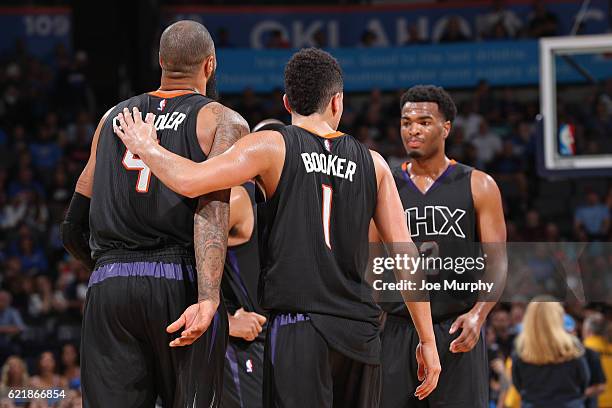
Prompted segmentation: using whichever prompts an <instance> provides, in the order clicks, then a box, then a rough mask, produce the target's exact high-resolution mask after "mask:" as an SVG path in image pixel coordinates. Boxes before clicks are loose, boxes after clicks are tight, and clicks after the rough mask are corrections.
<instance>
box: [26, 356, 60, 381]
mask: <svg viewBox="0 0 612 408" xmlns="http://www.w3.org/2000/svg"><path fill="white" fill-rule="evenodd" d="M56 370H57V364H56V362H55V356H54V355H53V353H52V352H50V351H44V352H42V353H41V355H40V357H39V358H38V374H37V375H35V376H33V377H32V378H31V379H30V386H31V387H33V388H39V389H45V388H52V389H58V388H65V386H66V380H65V379H64V378H62V377H61V376H60V375H58V374H57V372H56Z"/></svg>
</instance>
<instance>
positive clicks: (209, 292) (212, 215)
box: [194, 103, 248, 302]
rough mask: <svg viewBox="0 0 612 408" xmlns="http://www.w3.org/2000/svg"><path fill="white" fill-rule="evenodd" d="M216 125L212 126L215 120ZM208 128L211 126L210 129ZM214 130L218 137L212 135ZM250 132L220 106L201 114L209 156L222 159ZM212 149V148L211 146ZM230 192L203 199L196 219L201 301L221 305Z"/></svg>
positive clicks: (201, 139) (201, 133)
mask: <svg viewBox="0 0 612 408" xmlns="http://www.w3.org/2000/svg"><path fill="white" fill-rule="evenodd" d="M211 119H212V120H214V123H215V126H214V127H212V126H210V123H211V121H212V120H211ZM206 125H208V126H206ZM210 129H212V130H213V132H214V134H212V135H211V134H210V133H209V132H210ZM247 133H248V125H247V124H246V121H245V120H244V119H243V118H242V116H240V115H239V114H238V113H236V112H234V111H232V110H231V109H228V108H226V107H225V106H223V105H221V104H218V103H211V104H209V105H207V106H205V107H204V108H203V109H202V110H201V112H200V114H199V115H198V140H199V142H200V146H201V147H202V148H203V150H205V151H206V150H210V152H209V154H208V157H209V158H212V157H215V156H218V155H220V154H222V153H224V152H225V151H227V150H228V149H229V148H230V147H232V146H233V145H234V143H236V141H238V140H239V139H240V138H242V137H243V136H244V135H245V134H247ZM210 141H212V146H211V147H210V149H208V144H209V143H210ZM230 192H231V190H230V189H225V190H221V191H217V192H213V193H209V194H207V195H205V196H202V197H200V200H199V204H198V210H197V211H196V214H195V216H194V247H195V256H196V265H197V271H198V301H203V300H211V301H214V302H219V288H220V285H221V276H222V274H223V263H224V261H225V252H226V250H227V235H228V231H229V226H228V224H229V213H230V205H229V200H230Z"/></svg>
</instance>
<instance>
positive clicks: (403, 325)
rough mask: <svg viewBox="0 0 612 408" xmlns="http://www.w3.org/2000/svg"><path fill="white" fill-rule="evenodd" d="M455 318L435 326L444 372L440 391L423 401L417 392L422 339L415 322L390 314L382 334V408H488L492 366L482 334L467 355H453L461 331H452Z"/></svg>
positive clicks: (439, 386)
mask: <svg viewBox="0 0 612 408" xmlns="http://www.w3.org/2000/svg"><path fill="white" fill-rule="evenodd" d="M453 321H454V319H452V320H446V321H443V322H441V323H434V333H435V335H436V345H437V348H438V354H439V356H440V364H441V366H442V372H441V373H440V378H439V381H438V386H437V387H436V389H435V390H434V391H433V392H432V393H431V394H430V395H429V396H428V397H427V398H425V399H424V400H422V401H419V400H418V399H417V398H416V397H415V396H414V392H415V390H416V388H417V387H418V385H419V384H420V381H418V378H417V363H416V348H417V345H418V344H419V336H418V334H417V331H416V329H415V327H414V325H413V323H412V322H411V321H410V320H409V319H407V318H404V317H400V316H393V315H388V316H387V320H386V322H385V326H384V329H383V332H382V339H381V340H382V355H381V363H382V371H383V376H382V377H383V379H382V395H381V405H380V406H381V407H382V408H408V407H410V408H413V407H414V408H487V407H488V403H489V402H488V401H489V363H488V360H487V349H486V347H485V343H484V333H481V335H480V339H479V340H478V343H477V344H476V345H475V346H474V348H473V349H472V350H471V351H469V352H467V353H451V352H450V350H449V348H450V343H451V342H452V341H453V340H454V339H456V338H457V337H458V336H459V334H460V332H461V330H458V331H457V332H455V333H454V334H449V333H448V331H449V330H450V327H451V325H452V323H453Z"/></svg>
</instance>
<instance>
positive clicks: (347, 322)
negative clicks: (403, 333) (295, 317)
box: [261, 126, 380, 361]
mask: <svg viewBox="0 0 612 408" xmlns="http://www.w3.org/2000/svg"><path fill="white" fill-rule="evenodd" d="M280 133H281V134H282V136H283V139H284V142H285V150H286V152H285V163H284V167H283V170H282V173H281V177H280V180H279V183H278V187H277V188H276V192H275V193H274V195H273V197H271V198H270V199H269V200H268V202H267V203H266V205H265V212H266V216H265V219H266V226H265V227H266V228H265V230H266V233H265V235H266V239H265V241H264V242H262V244H263V245H264V248H263V251H262V252H263V255H262V258H263V259H262V280H261V285H262V291H261V292H262V295H263V298H262V305H263V307H264V308H265V309H268V310H273V311H282V312H301V313H308V314H309V315H310V317H311V320H312V322H313V324H314V325H315V326H316V327H317V328H318V329H319V331H320V332H321V334H322V335H323V336H325V338H326V340H327V341H328V343H330V345H331V346H332V347H334V348H336V349H337V350H339V351H341V352H344V353H345V354H347V355H349V356H352V357H354V358H357V359H361V360H364V361H372V360H377V358H378V357H377V356H376V355H375V354H376V353H377V351H378V350H379V349H378V348H377V347H378V346H377V345H376V344H375V343H376V341H377V340H376V337H377V335H376V332H377V331H378V318H379V316H380V309H379V307H378V306H377V305H376V304H375V302H374V301H373V298H372V293H371V290H370V287H369V286H368V284H367V282H366V281H365V276H364V275H365V270H366V266H367V261H368V226H369V223H370V219H371V218H372V216H373V214H374V211H375V207H376V197H377V183H376V172H375V168H374V162H373V160H372V156H371V153H370V152H369V150H368V149H367V148H366V147H365V146H364V145H362V144H361V143H359V142H358V141H357V140H356V139H354V138H353V137H352V136H349V135H346V134H343V133H340V132H336V133H334V134H331V135H326V136H319V135H317V134H315V133H313V132H310V131H308V130H305V129H303V128H300V127H297V126H287V127H285V128H283V129H282V130H281V131H280Z"/></svg>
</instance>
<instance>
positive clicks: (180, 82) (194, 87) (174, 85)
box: [159, 77, 206, 93]
mask: <svg viewBox="0 0 612 408" xmlns="http://www.w3.org/2000/svg"><path fill="white" fill-rule="evenodd" d="M205 89H206V83H204V84H198V83H197V81H195V80H194V79H191V78H185V79H174V78H164V77H162V79H161V84H160V86H159V91H162V92H176V91H193V92H197V93H203V92H204V90H205Z"/></svg>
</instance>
